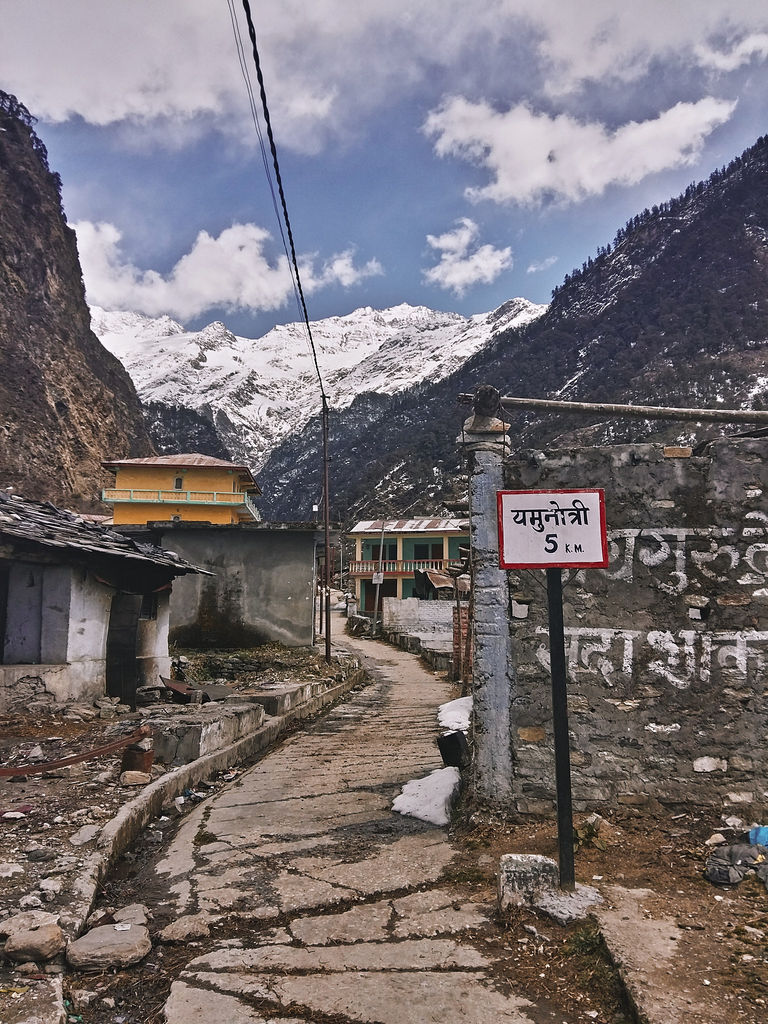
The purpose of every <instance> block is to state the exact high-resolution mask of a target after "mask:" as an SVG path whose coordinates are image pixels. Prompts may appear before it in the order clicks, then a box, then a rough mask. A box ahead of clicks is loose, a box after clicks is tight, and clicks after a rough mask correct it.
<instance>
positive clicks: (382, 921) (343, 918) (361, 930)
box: [290, 902, 392, 946]
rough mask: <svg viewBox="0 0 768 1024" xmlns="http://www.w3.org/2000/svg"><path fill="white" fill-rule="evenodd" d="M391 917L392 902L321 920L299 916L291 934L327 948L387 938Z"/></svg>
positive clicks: (325, 916)
mask: <svg viewBox="0 0 768 1024" xmlns="http://www.w3.org/2000/svg"><path fill="white" fill-rule="evenodd" d="M391 917H392V907H391V905H390V903H389V902H382V903H373V904H370V905H366V906H364V907H355V908H354V909H353V910H347V911H346V912H345V913H343V914H323V915H322V916H320V917H300V918H298V920H296V921H292V922H291V925H290V929H291V932H292V934H293V935H294V936H295V937H296V938H297V939H298V940H299V942H303V943H304V944H305V945H307V946H324V945H327V944H328V943H331V942H359V941H360V940H361V939H367V940H369V941H371V940H374V939H377V938H379V939H384V938H386V929H387V925H388V924H389V922H390V919H391Z"/></svg>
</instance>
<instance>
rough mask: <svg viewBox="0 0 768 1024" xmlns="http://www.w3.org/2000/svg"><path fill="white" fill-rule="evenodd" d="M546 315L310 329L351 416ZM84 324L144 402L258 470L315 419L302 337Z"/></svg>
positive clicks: (533, 308) (381, 318)
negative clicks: (207, 427)
mask: <svg viewBox="0 0 768 1024" xmlns="http://www.w3.org/2000/svg"><path fill="white" fill-rule="evenodd" d="M545 309H546V306H543V305H537V304H535V303H532V302H529V301H527V300H526V299H511V300H510V301H509V302H506V303H504V305H503V306H500V307H499V309H497V310H494V311H493V312H492V313H485V314H478V315H476V316H472V317H464V316H461V315H459V314H458V313H439V312H436V311H435V310H432V309H427V308H426V307H424V306H409V305H405V304H403V305H400V306H393V307H392V308H391V309H385V310H375V309H372V308H371V307H370V306H365V307H363V308H362V309H356V310H355V311H354V312H352V313H350V314H348V315H347V316H338V317H330V318H328V319H326V320H319V321H316V322H315V323H313V324H312V325H311V326H312V336H313V338H314V340H315V346H316V349H317V354H318V363H319V365H320V370H321V373H322V376H323V381H324V384H325V390H326V394H327V396H328V401H329V403H330V405H331V406H332V407H333V408H336V409H341V408H346V407H347V406H349V405H350V404H351V403H352V402H353V401H354V399H355V398H356V396H357V395H360V394H362V393H364V392H376V393H379V394H394V393H396V392H398V391H402V390H403V389H405V388H408V387H410V386H411V385H413V384H418V383H421V382H422V381H426V380H429V381H432V382H434V381H437V380H442V379H443V378H444V377H447V376H448V375H449V374H451V373H452V372H453V371H454V370H456V369H458V368H459V367H460V366H461V365H462V364H463V363H464V362H466V360H467V359H468V358H469V357H470V356H472V355H474V354H475V353H476V352H477V351H479V350H480V349H482V348H483V347H484V346H486V345H487V344H488V343H489V342H490V341H491V340H492V339H493V338H495V337H496V335H498V334H499V333H500V332H502V331H506V330H509V328H511V327H518V326H522V325H524V324H527V323H530V322H531V321H532V320H535V319H536V318H537V317H539V316H541V315H542V314H543V313H544V311H545ZM91 324H92V329H93V331H94V332H95V333H96V335H97V336H98V337H99V338H100V339H101V341H102V343H103V344H104V346H105V347H106V348H107V349H108V350H109V351H110V352H112V353H113V355H115V356H117V358H118V359H119V360H120V361H121V362H122V364H123V366H124V367H125V368H126V370H127V371H128V373H129V374H130V376H131V378H132V379H133V382H134V384H135V386H136V390H137V391H138V394H139V397H140V398H141V400H142V402H144V403H150V402H152V403H158V402H159V403H162V404H163V405H166V406H180V407H184V408H188V409H192V410H194V411H195V412H197V413H200V414H201V415H203V416H204V417H205V418H206V419H208V420H210V421H211V422H212V423H213V425H214V426H215V428H216V431H217V433H218V435H219V436H220V437H221V439H222V441H223V442H224V444H225V445H226V447H227V448H228V449H229V451H230V452H231V454H232V457H233V458H235V459H237V460H238V461H240V460H242V461H243V462H245V463H247V464H248V465H249V466H251V467H252V468H253V469H254V470H258V469H260V468H261V466H262V465H263V464H264V462H265V461H266V459H267V458H268V456H269V454H270V452H271V451H272V450H273V449H274V448H275V447H276V446H277V445H278V444H279V443H280V442H281V441H282V440H283V439H284V438H285V437H286V436H287V435H289V434H294V433H296V432H297V431H299V430H301V429H302V428H303V427H304V425H305V424H306V423H307V421H308V420H309V418H310V417H311V416H312V415H313V414H314V413H316V412H317V411H318V409H319V408H320V392H319V387H318V382H317V374H316V372H315V367H314V362H313V359H312V354H311V351H310V347H309V341H308V338H307V334H306V329H305V327H304V325H303V324H301V323H292V324H285V325H281V326H278V327H275V328H273V329H272V330H271V331H269V333H268V334H265V335H264V337H262V338H243V337H237V336H236V335H234V334H232V332H231V331H229V330H227V328H226V327H225V325H224V324H223V323H221V322H220V321H216V322H215V323H211V324H209V325H208V326H207V327H205V328H203V330H201V331H194V332H191V331H186V330H185V329H184V328H183V327H182V326H181V324H179V323H177V322H176V321H175V320H171V319H170V317H167V316H163V317H159V318H157V319H152V318H150V317H147V316H143V315H141V314H139V313H128V312H109V311H107V310H104V309H101V308H99V307H97V306H93V307H91Z"/></svg>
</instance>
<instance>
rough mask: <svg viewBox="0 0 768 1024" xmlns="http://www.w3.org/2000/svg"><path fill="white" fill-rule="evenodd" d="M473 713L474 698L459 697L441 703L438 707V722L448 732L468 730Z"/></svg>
mask: <svg viewBox="0 0 768 1024" xmlns="http://www.w3.org/2000/svg"><path fill="white" fill-rule="evenodd" d="M471 715H472V698H471V697H459V698H458V700H449V701H448V703H447V704H441V705H440V707H439V708H438V709H437V724H438V725H439V726H440V728H441V729H446V730H447V731H448V732H458V731H459V730H461V732H467V731H468V730H469V720H470V716H471Z"/></svg>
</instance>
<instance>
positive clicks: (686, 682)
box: [475, 439, 768, 820]
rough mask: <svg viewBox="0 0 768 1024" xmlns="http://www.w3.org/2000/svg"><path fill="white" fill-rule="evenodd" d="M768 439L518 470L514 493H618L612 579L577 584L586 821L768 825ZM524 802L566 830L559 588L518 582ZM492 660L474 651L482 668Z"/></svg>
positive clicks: (513, 663) (510, 602)
mask: <svg viewBox="0 0 768 1024" xmlns="http://www.w3.org/2000/svg"><path fill="white" fill-rule="evenodd" d="M767 457H768V439H743V440H728V441H726V440H723V441H717V442H713V443H711V444H710V445H709V446H708V447H707V448H706V450H705V452H704V453H703V454H701V455H696V456H693V455H691V454H690V450H689V449H682V450H681V449H667V450H666V454H665V449H664V448H663V447H662V446H660V445H651V444H644V445H631V446H629V445H624V446H617V447H611V448H586V449H584V448H582V449H573V450H562V451H548V452H527V453H521V454H518V455H517V456H516V457H515V458H514V459H512V460H509V461H508V462H507V463H506V464H505V480H504V484H505V487H507V488H509V489H513V490H514V489H535V488H579V487H582V488H591V487H603V488H605V493H606V513H607V523H608V532H609V554H610V565H609V567H608V568H607V569H590V570H581V571H569V572H564V575H563V581H564V586H565V590H564V620H565V631H566V659H567V670H568V694H569V697H568V702H569V725H570V734H571V759H572V781H573V794H574V807H575V808H576V809H583V808H589V807H599V806H606V805H616V804H628V805H635V806H641V807H648V806H654V805H655V804H656V802H657V801H658V802H661V803H662V804H664V805H670V806H673V807H677V806H684V805H689V804H691V803H695V804H712V805H719V806H721V807H722V808H723V809H727V810H729V811H730V812H731V813H738V814H739V815H741V816H742V817H744V818H746V819H747V820H749V819H752V818H755V819H758V818H759V819H760V820H762V819H763V818H764V817H765V813H766V810H768V784H767V783H766V782H765V764H766V758H767V756H768V699H767V697H766V695H767V694H768V460H767ZM507 579H508V588H507V592H506V593H505V594H504V595H503V596H502V597H498V596H497V597H495V598H494V600H503V601H505V602H506V605H507V608H506V611H507V615H508V622H509V629H510V632H511V640H512V656H511V659H510V664H509V666H508V670H507V671H508V686H509V693H510V713H511V726H510V745H511V750H512V758H513V764H514V768H513V779H512V795H513V802H514V805H515V806H516V808H517V809H518V810H520V811H522V812H529V813H530V812H533V813H538V812H541V813H551V810H552V806H553V796H554V767H553V740H552V711H551V694H550V680H549V654H548V638H547V608H546V592H545V589H544V587H543V585H542V584H543V582H544V573H543V572H542V571H535V572H510V573H508V575H507ZM475 653H476V656H477V653H478V652H477V650H476V652H475Z"/></svg>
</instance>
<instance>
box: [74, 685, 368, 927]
mask: <svg viewBox="0 0 768 1024" xmlns="http://www.w3.org/2000/svg"><path fill="white" fill-rule="evenodd" d="M366 675H367V673H366V671H365V669H364V668H359V669H356V670H355V671H353V672H351V673H350V675H349V676H347V678H346V679H344V680H343V682H341V683H337V684H336V685H335V686H331V687H329V688H328V689H327V690H324V691H323V693H321V694H318V695H317V696H316V697H312V698H311V699H310V700H308V701H306V702H305V703H304V704H299V705H297V706H296V707H294V708H291V709H290V710H289V711H287V712H286V713H285V714H284V715H281V716H280V717H278V718H272V719H271V720H270V721H269V722H267V723H265V724H264V725H262V726H261V728H259V729H257V730H256V731H255V732H253V733H251V734H250V735H249V736H245V737H243V738H242V739H240V740H237V742H235V743H232V744H230V746H228V747H223V748H222V749H221V750H217V751H214V752H213V753H211V754H205V755H204V756H203V757H199V758H198V759H197V760H196V761H191V762H190V763H189V764H185V765H182V766H181V767H180V768H176V769H173V770H171V771H169V772H167V774H165V775H163V776H161V777H160V778H159V779H157V780H156V781H155V782H151V783H149V784H148V785H147V786H145V787H144V789H143V790H142V791H141V793H140V794H139V795H138V796H137V797H135V798H134V799H133V800H131V801H129V802H128V803H126V804H123V806H122V807H121V808H120V810H119V811H118V813H117V814H116V815H115V817H114V818H112V819H111V820H110V821H108V822H107V824H106V825H105V826H104V827H103V829H102V830H101V833H100V835H99V838H98V839H97V846H98V847H99V849H98V850H97V851H96V852H95V853H92V854H91V856H90V857H89V858H88V860H87V861H86V863H85V864H84V865H83V869H82V871H81V873H80V874H79V876H78V878H77V879H76V880H75V884H74V886H73V891H72V897H71V900H70V907H69V911H68V913H66V914H62V916H61V927H62V930H63V931H64V934H65V937H66V939H67V940H68V941H70V940H72V939H75V938H77V937H78V936H79V935H80V934H81V932H82V931H83V928H84V926H85V922H86V919H87V917H88V915H89V914H90V912H91V909H92V907H93V904H94V902H95V899H96V892H97V889H98V886H99V883H100V882H101V880H102V879H103V878H104V877H105V876H106V874H107V872H108V871H109V869H110V868H111V867H112V865H113V863H114V862H115V860H117V858H118V857H119V856H120V855H121V854H122V853H123V851H124V850H126V849H127V848H128V846H129V845H130V843H131V842H132V841H133V840H134V839H135V838H136V836H137V835H138V834H139V832H141V830H142V829H143V828H144V827H145V826H146V824H147V823H148V822H149V821H151V820H152V819H153V818H155V817H157V816H158V815H159V814H160V811H161V809H162V808H163V806H164V805H165V804H167V803H168V801H169V800H173V798H174V797H176V796H178V795H180V794H181V793H183V792H184V790H185V789H189V788H192V787H193V786H194V785H195V784H196V783H198V782H200V781H201V780H202V779H207V778H208V777H209V776H211V775H212V774H213V773H214V772H217V771H223V770H224V769H226V768H229V767H230V766H231V765H234V764H238V763H239V762H242V761H245V760H247V759H248V758H250V757H252V756H253V755H254V754H258V753H259V752H260V751H262V750H265V749H266V748H267V747H269V746H271V744H272V743H274V742H275V740H276V739H278V738H279V737H280V736H281V735H282V734H283V733H284V732H286V731H287V729H288V727H289V726H291V725H293V724H294V723H295V722H298V721H303V720H304V719H306V718H311V717H312V716H313V715H315V714H317V712H318V711H321V710H322V709H323V708H324V707H326V706H327V705H328V704H332V703H333V702H334V701H335V700H336V699H337V698H338V697H342V696H344V694H346V693H348V692H349V690H352V689H354V687H355V686H357V685H359V684H360V683H361V682H362V681H363V679H365V678H366Z"/></svg>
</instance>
